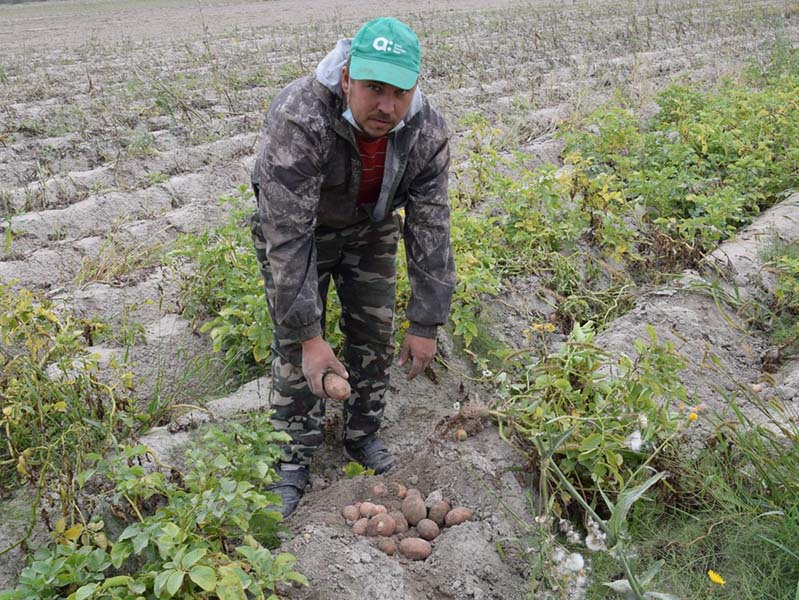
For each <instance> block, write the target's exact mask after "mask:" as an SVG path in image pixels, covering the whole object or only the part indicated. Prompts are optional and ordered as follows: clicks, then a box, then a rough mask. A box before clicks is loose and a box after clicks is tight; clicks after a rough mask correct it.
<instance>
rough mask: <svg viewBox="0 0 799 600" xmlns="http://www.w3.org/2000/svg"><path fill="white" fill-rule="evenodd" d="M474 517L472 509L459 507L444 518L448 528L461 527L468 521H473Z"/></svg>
mask: <svg viewBox="0 0 799 600" xmlns="http://www.w3.org/2000/svg"><path fill="white" fill-rule="evenodd" d="M473 516H474V511H473V510H472V509H471V508H466V507H465V506H458V507H457V508H453V509H452V510H451V511H449V512H448V513H447V516H446V517H444V523H446V525H447V527H452V526H453V525H460V524H461V523H464V522H466V521H471V520H472V517H473Z"/></svg>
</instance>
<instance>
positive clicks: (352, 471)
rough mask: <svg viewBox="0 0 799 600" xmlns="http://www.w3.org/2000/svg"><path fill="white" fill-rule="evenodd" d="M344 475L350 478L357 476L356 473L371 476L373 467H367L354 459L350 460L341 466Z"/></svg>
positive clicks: (373, 472)
mask: <svg viewBox="0 0 799 600" xmlns="http://www.w3.org/2000/svg"><path fill="white" fill-rule="evenodd" d="M343 471H344V475H345V476H346V477H349V478H350V479H351V478H353V477H358V475H365V476H366V477H371V476H372V475H374V474H375V470H374V469H367V468H366V467H364V466H363V465H362V464H361V463H357V462H355V461H352V460H351V461H350V462H348V463H347V464H346V465H344V468H343Z"/></svg>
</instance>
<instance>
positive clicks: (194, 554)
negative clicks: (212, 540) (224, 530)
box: [180, 548, 207, 569]
mask: <svg viewBox="0 0 799 600" xmlns="http://www.w3.org/2000/svg"><path fill="white" fill-rule="evenodd" d="M206 552H207V550H206V549H205V548H195V549H194V550H192V551H191V552H189V553H188V554H186V556H184V557H183V558H182V559H181V561H180V565H181V566H182V567H183V568H184V569H191V568H192V567H193V566H194V564H195V563H196V562H197V561H198V560H200V559H201V558H202V557H203V556H205V554H206Z"/></svg>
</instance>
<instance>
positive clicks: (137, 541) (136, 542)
mask: <svg viewBox="0 0 799 600" xmlns="http://www.w3.org/2000/svg"><path fill="white" fill-rule="evenodd" d="M149 541H150V540H149V538H148V537H147V534H146V533H140V534H139V535H137V536H136V537H135V538H133V551H134V552H135V553H136V554H139V553H140V552H141V551H142V550H144V549H145V548H146V547H147V544H148V543H149Z"/></svg>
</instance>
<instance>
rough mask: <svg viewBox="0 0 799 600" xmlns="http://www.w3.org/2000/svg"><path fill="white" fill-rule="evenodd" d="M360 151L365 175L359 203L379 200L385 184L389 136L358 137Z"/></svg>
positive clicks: (362, 179) (359, 193)
mask: <svg viewBox="0 0 799 600" xmlns="http://www.w3.org/2000/svg"><path fill="white" fill-rule="evenodd" d="M356 141H357V142H358V153H359V154H360V155H361V163H362V164H363V177H362V178H361V189H360V190H358V204H368V203H372V202H377V198H378V196H380V186H381V185H382V184H383V172H384V171H385V165H386V145H387V144H388V137H385V136H384V137H381V138H377V139H376V140H363V139H361V138H356Z"/></svg>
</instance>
